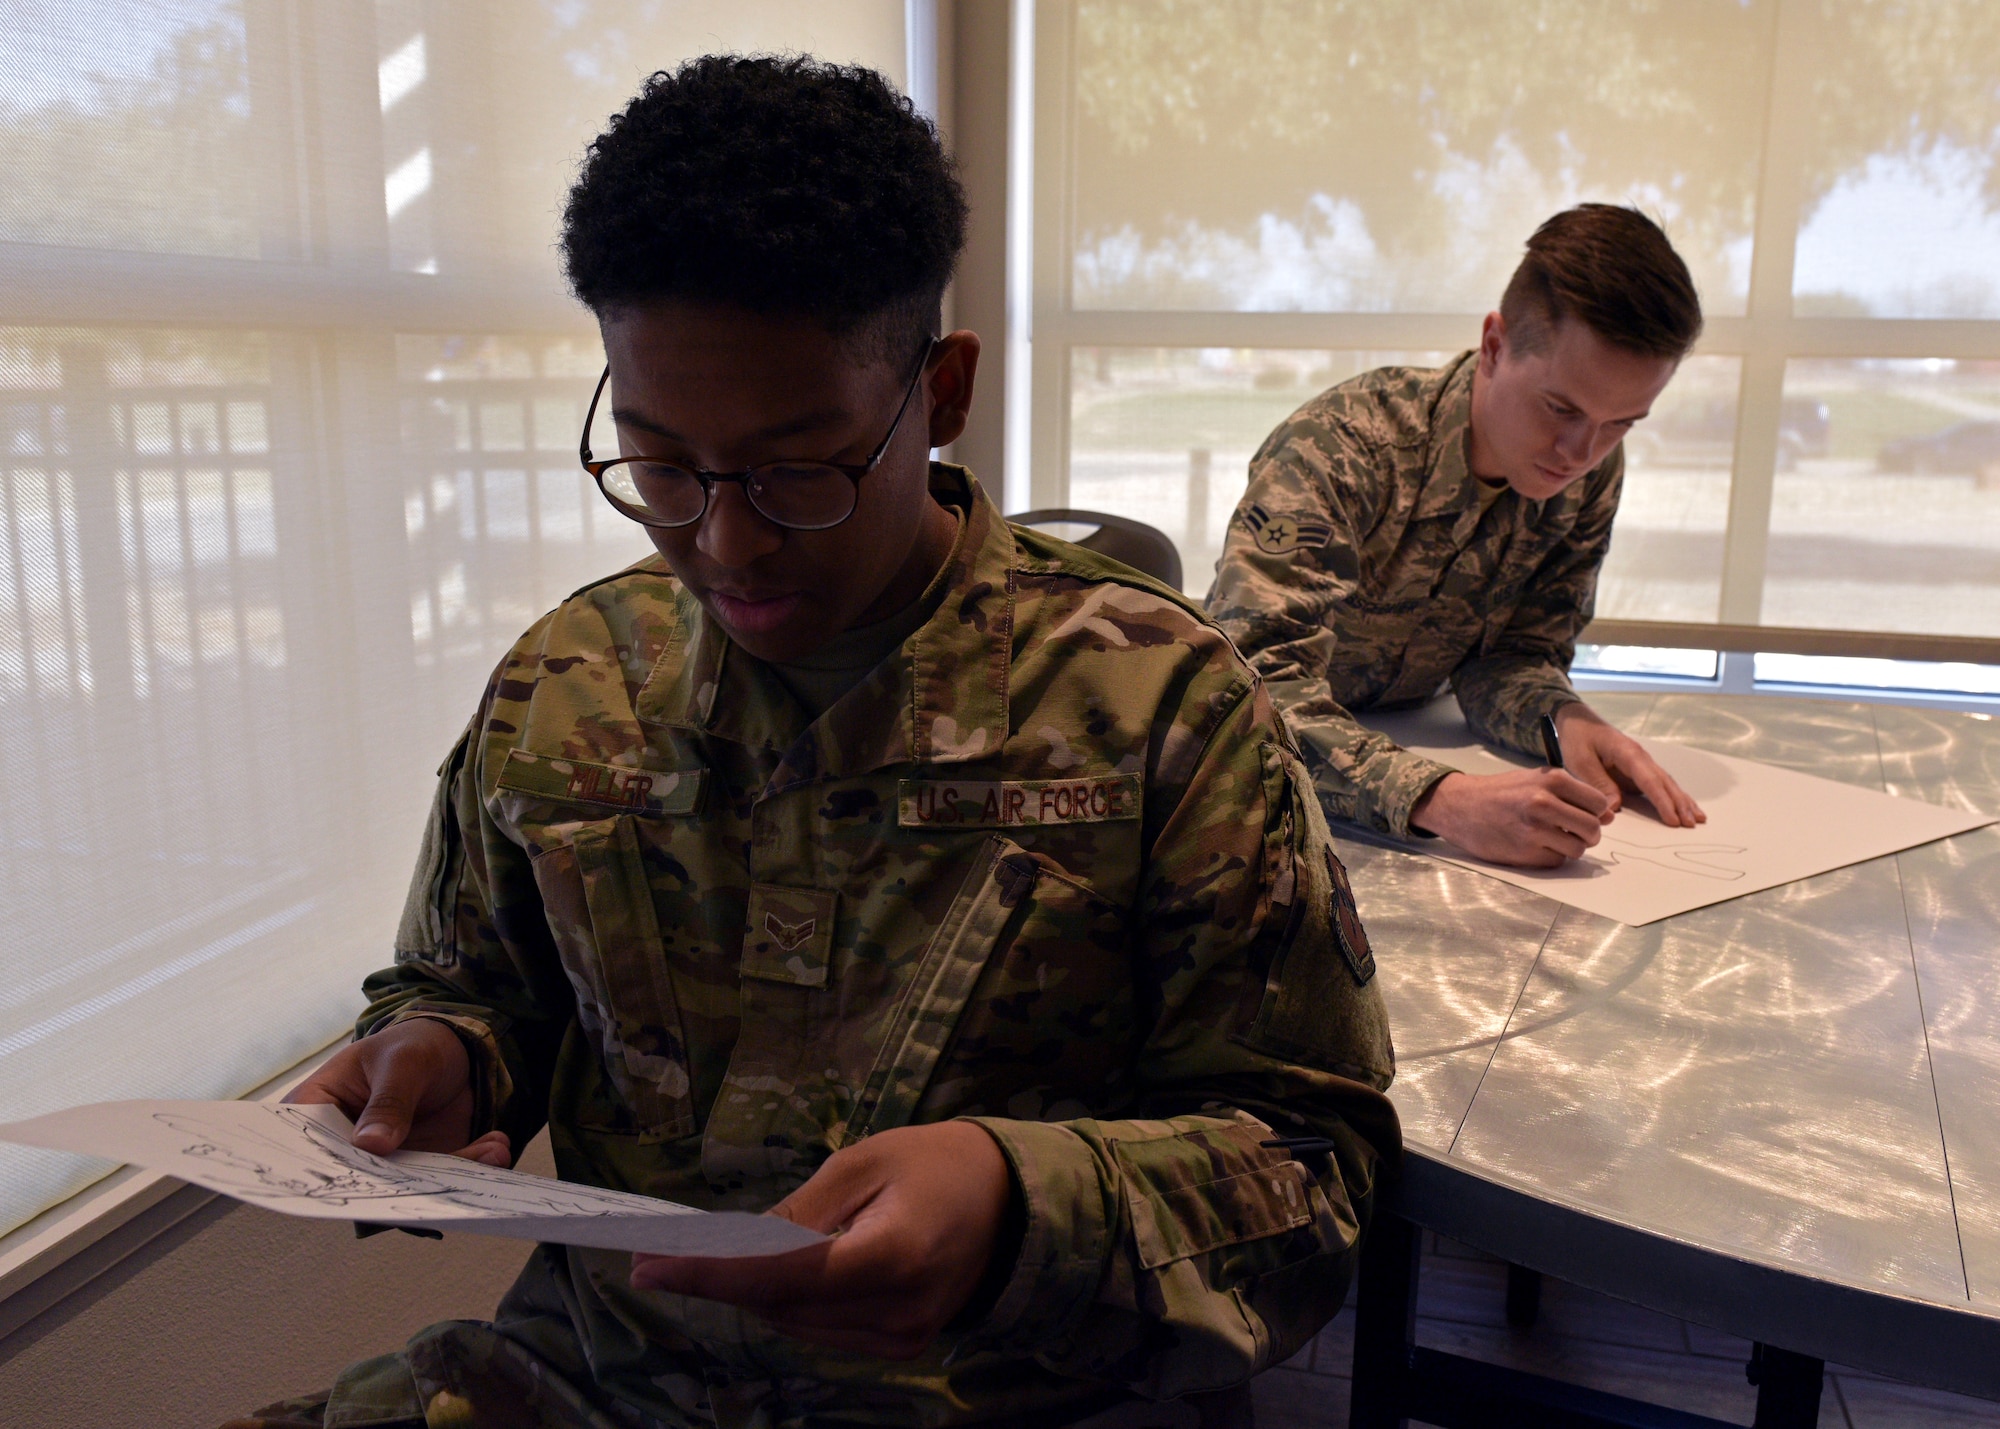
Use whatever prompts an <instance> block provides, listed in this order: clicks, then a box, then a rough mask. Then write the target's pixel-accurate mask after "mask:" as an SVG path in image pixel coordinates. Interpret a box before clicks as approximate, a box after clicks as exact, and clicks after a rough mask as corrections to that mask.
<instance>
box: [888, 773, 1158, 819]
mask: <svg viewBox="0 0 2000 1429" xmlns="http://www.w3.org/2000/svg"><path fill="white" fill-rule="evenodd" d="M1142 788H1143V784H1142V782H1141V780H1140V778H1139V776H1138V775H1137V774H1107V775H1105V776H1104V777H1103V778H1101V779H1003V780H997V781H993V782H977V781H973V780H962V781H961V780H954V779H905V780H903V781H902V782H900V783H899V784H897V786H896V796H897V797H896V803H897V806H898V808H897V816H896V822H897V823H899V824H901V825H902V826H903V827H905V828H913V827H914V828H931V827H939V828H942V827H951V828H959V829H1005V828H1013V827H1016V826H1018V825H1022V824H1102V823H1108V822H1110V821H1111V820H1113V819H1136V818H1138V817H1139V795H1140V791H1141V789H1142Z"/></svg>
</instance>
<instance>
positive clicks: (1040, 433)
mask: <svg viewBox="0 0 2000 1429" xmlns="http://www.w3.org/2000/svg"><path fill="white" fill-rule="evenodd" d="M1034 16H1035V42H1034V52H1035V58H1034V65H1035V71H1034V93H1035V143H1034V164H1033V169H1034V172H1033V174H1032V175H1030V181H1031V182H1032V184H1033V186H1034V219H1033V225H1034V242H1033V255H1032V256H1033V262H1032V265H1031V268H1030V286H1031V292H1032V294H1033V306H1032V307H1031V309H1030V314H1031V323H1030V327H1029V331H1028V339H1029V346H1030V350H1031V354H1032V355H1031V359H1030V368H1029V374H1028V390H1029V415H1030V422H1029V428H1028V461H1029V476H1028V493H1029V497H1030V503H1031V505H1033V506H1036V507H1053V506H1066V505H1067V504H1068V503H1069V426H1070V423H1069V401H1070V336H1069V321H1068V319H1069V313H1070V307H1071V286H1072V285H1071V269H1072V267H1073V266H1074V265H1073V263H1072V261H1071V254H1070V212H1071V202H1070V199H1071V189H1072V187H1073V185H1074V184H1075V182H1076V174H1075V168H1076V162H1075V159H1076V156H1075V152H1074V151H1075V145H1074V138H1073V129H1074V125H1073V122H1072V121H1073V118H1074V113H1073V111H1074V104H1075V90H1076V85H1075V75H1074V74H1073V73H1072V56H1073V54H1074V48H1075V47H1074V34H1073V30H1074V23H1075V6H1074V5H1073V4H1071V3H1070V0H1035V6H1034Z"/></svg>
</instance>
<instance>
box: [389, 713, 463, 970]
mask: <svg viewBox="0 0 2000 1429" xmlns="http://www.w3.org/2000/svg"><path fill="white" fill-rule="evenodd" d="M471 743H472V731H471V730H470V729H468V730H466V732H465V733H464V734H461V735H460V736H459V737H458V743H457V744H454V745H453V746H452V747H451V753H450V754H448V755H446V756H445V760H444V763H443V764H441V765H439V766H438V782H437V792H436V793H435V794H434V795H433V796H432V797H431V814H430V819H429V820H428V821H427V822H426V823H425V824H424V841H423V845H422V846H421V847H420V848H419V849H418V850H417V871H416V874H415V875H414V876H413V877H412V878H411V879H410V892H409V895H408V896H407V897H406V898H405V899H404V900H403V916H402V919H401V920H400V921H399V922H398V923H397V924H396V961H397V962H399V963H408V962H428V963H436V964H438V965H439V966H441V967H449V966H451V965H452V964H453V963H454V962H456V961H457V960H458V947H457V939H456V938H455V937H454V936H453V923H454V921H455V919H456V916H457V903H458V879H459V873H460V870H461V868H462V867H463V864H464V844H463V839H462V837H461V835H460V833H459V828H458V811H457V809H456V808H455V807H454V805H453V802H452V799H453V795H454V793H455V790H456V786H457V784H458V774H459V770H460V768H461V767H463V765H464V763H465V751H466V750H467V749H468V748H469V747H470V746H471Z"/></svg>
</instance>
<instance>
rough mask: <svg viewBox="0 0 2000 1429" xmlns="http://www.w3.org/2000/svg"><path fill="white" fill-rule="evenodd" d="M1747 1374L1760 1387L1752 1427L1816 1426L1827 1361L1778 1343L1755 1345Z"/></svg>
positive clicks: (1811, 1428) (1795, 1428) (1786, 1428)
mask: <svg viewBox="0 0 2000 1429" xmlns="http://www.w3.org/2000/svg"><path fill="white" fill-rule="evenodd" d="M1746 1373H1747V1375H1748V1377H1749V1380H1750V1382H1751V1383H1752V1384H1754V1385H1756V1386H1757V1417H1756V1419H1755V1420H1753V1421H1752V1423H1751V1429H1817V1426H1818V1424H1819V1397H1820V1390H1821V1388H1822V1387H1823V1386H1824V1384H1825V1374H1826V1362H1825V1361H1824V1360H1817V1359H1814V1358H1813V1357H1812V1356H1811V1355H1801V1354H1795V1353H1793V1352H1792V1351H1791V1350H1781V1349H1779V1348H1777V1347H1776V1346H1775V1345H1753V1346H1751V1349H1750V1364H1749V1367H1748V1369H1747V1370H1746Z"/></svg>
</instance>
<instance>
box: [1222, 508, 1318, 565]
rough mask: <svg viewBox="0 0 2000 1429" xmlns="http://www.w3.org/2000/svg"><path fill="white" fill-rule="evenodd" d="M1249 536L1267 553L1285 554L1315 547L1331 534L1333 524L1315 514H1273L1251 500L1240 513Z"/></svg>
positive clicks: (1269, 554) (1273, 554) (1271, 554)
mask: <svg viewBox="0 0 2000 1429" xmlns="http://www.w3.org/2000/svg"><path fill="white" fill-rule="evenodd" d="M1243 524H1244V526H1245V527H1247V528H1248V529H1249V532H1250V539H1251V540H1253V541H1255V542H1256V543H1257V549H1258V550H1260V551H1262V552H1264V554H1265V555H1267V556H1289V555H1290V554H1291V553H1292V552H1294V551H1308V550H1317V549H1318V548H1319V547H1321V546H1324V545H1325V544H1326V542H1327V538H1328V537H1330V536H1331V535H1333V527H1332V526H1331V525H1330V524H1328V523H1327V522H1325V521H1322V520H1320V519H1319V518H1318V517H1317V516H1286V515H1282V514H1280V515H1277V516H1273V515H1272V514H1271V513H1270V512H1268V511H1266V510H1265V509H1264V508H1263V507H1262V506H1261V505H1257V504H1255V503H1253V504H1252V505H1251V506H1250V507H1249V508H1248V509H1247V510H1246V511H1244V513H1243Z"/></svg>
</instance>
